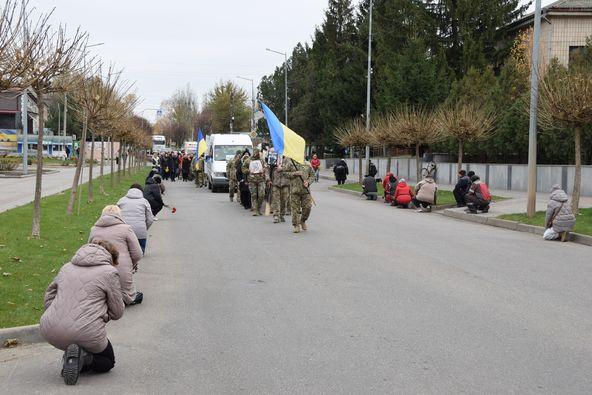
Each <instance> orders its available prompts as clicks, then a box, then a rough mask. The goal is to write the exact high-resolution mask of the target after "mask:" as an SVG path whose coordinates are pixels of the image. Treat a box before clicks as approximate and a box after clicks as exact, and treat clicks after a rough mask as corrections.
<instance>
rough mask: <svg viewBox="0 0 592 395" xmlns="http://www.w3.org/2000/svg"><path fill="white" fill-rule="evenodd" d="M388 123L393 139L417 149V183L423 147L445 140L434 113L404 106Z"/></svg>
mask: <svg viewBox="0 0 592 395" xmlns="http://www.w3.org/2000/svg"><path fill="white" fill-rule="evenodd" d="M387 122H388V123H390V129H391V130H392V133H393V135H394V137H393V138H395V139H397V140H398V141H401V142H402V143H403V144H405V145H409V146H412V147H415V163H416V170H417V181H419V180H421V158H420V152H421V147H422V146H423V145H429V144H433V143H435V142H438V141H440V140H442V138H443V134H442V133H441V132H440V130H439V129H438V127H437V123H436V119H435V116H434V113H433V112H431V111H429V110H427V109H425V108H415V107H409V106H404V107H400V108H399V109H397V110H395V111H394V112H393V113H391V114H390V115H389V118H388V121H387Z"/></svg>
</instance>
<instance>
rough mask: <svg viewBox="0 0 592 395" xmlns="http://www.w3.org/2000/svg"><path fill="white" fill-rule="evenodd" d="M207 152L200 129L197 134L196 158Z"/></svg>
mask: <svg viewBox="0 0 592 395" xmlns="http://www.w3.org/2000/svg"><path fill="white" fill-rule="evenodd" d="M207 150H208V146H207V144H206V139H204V136H203V133H202V132H201V129H199V131H198V132H197V157H198V158H199V157H200V156H201V155H202V154H203V153H205V152H206V151H207Z"/></svg>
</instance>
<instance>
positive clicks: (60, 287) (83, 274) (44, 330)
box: [39, 244, 125, 353]
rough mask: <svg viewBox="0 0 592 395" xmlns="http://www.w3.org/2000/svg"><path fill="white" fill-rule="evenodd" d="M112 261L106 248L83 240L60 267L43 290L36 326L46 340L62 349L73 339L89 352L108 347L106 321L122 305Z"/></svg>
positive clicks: (115, 316)
mask: <svg viewBox="0 0 592 395" xmlns="http://www.w3.org/2000/svg"><path fill="white" fill-rule="evenodd" d="M111 263H112V261H111V254H110V253H109V252H108V251H107V250H105V249H104V248H103V247H101V246H99V245H96V244H86V245H84V246H82V247H80V249H79V250H78V252H76V255H74V257H73V258H72V261H71V262H70V263H67V264H65V265H64V266H63V267H62V269H61V270H60V272H59V273H58V275H57V276H56V278H55V279H54V280H53V282H52V283H51V284H50V285H49V287H48V288H47V291H46V292H45V300H44V302H45V312H44V313H43V315H42V316H41V322H40V325H39V330H40V331H41V335H42V336H43V338H44V339H45V340H47V342H48V343H50V344H51V345H53V346H54V347H56V348H59V349H61V350H65V349H66V348H67V347H68V345H70V344H73V343H75V344H78V345H79V346H81V347H82V348H84V349H85V350H87V351H90V352H92V353H98V352H101V351H103V350H104V349H105V348H106V347H107V331H106V330H105V325H106V324H107V322H108V321H109V320H117V319H119V318H121V316H122V315H123V310H124V308H125V306H124V304H123V298H122V293H121V286H120V284H119V273H118V272H117V269H116V268H115V267H114V266H112V265H111Z"/></svg>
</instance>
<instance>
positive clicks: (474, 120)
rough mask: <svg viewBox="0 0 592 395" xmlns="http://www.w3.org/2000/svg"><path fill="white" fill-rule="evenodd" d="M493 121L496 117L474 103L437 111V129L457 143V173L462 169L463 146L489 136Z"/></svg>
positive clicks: (460, 103) (447, 107) (493, 125)
mask: <svg viewBox="0 0 592 395" xmlns="http://www.w3.org/2000/svg"><path fill="white" fill-rule="evenodd" d="M495 121H496V116H495V115H494V114H493V113H492V112H490V111H487V110H485V109H484V108H483V107H481V106H479V105H477V104H474V103H462V102H458V103H456V104H455V105H451V106H446V107H442V108H440V109H439V110H438V112H437V114H436V124H437V127H438V129H439V130H440V131H442V132H443V133H444V134H445V135H446V136H448V137H453V138H454V139H456V141H457V142H458V163H457V171H460V170H461V169H462V163H463V154H464V147H465V144H466V143H468V142H474V141H480V140H484V139H486V138H487V137H489V136H491V133H492V132H493V130H494V129H495Z"/></svg>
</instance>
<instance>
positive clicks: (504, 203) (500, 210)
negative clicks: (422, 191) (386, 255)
mask: <svg viewBox="0 0 592 395" xmlns="http://www.w3.org/2000/svg"><path fill="white" fill-rule="evenodd" d="M321 178H324V179H326V180H335V177H334V176H333V172H332V171H330V170H321ZM347 182H358V175H357V174H353V175H352V174H350V175H349V178H348V180H347ZM438 188H440V189H442V190H448V191H452V190H453V189H454V185H447V184H438ZM491 194H492V195H497V196H501V197H504V198H507V199H506V200H501V201H497V202H496V201H494V202H493V203H492V204H491V208H490V210H489V213H487V214H479V216H480V217H488V218H495V217H499V216H500V215H504V214H520V213H525V212H526V204H527V200H528V199H527V193H526V192H524V191H507V190H501V191H496V190H491ZM548 201H549V194H548V193H542V192H539V193H537V203H536V207H537V211H544V210H545V209H546V208H547V203H548ZM580 207H581V208H588V207H592V197H581V198H580ZM447 211H448V212H459V213H464V212H465V208H464V207H463V208H450V209H446V210H444V214H446V212H447Z"/></svg>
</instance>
